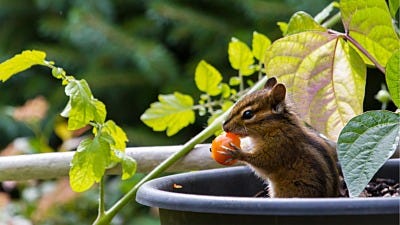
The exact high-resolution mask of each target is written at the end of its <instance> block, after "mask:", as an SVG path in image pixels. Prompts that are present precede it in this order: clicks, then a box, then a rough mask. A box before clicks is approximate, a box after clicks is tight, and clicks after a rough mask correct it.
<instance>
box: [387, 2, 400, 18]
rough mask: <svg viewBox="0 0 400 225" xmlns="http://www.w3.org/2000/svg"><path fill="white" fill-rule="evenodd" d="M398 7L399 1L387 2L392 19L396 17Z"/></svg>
mask: <svg viewBox="0 0 400 225" xmlns="http://www.w3.org/2000/svg"><path fill="white" fill-rule="evenodd" d="M399 7H400V1H399V0H389V11H390V15H392V17H393V18H395V17H396V13H397V10H399Z"/></svg>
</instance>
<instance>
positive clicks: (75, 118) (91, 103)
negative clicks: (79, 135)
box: [61, 80, 106, 130]
mask: <svg viewBox="0 0 400 225" xmlns="http://www.w3.org/2000/svg"><path fill="white" fill-rule="evenodd" d="M65 94H66V95H67V96H69V97H70V100H69V102H68V104H67V106H66V108H65V109H64V111H63V112H62V114H61V115H62V116H64V117H68V129H70V130H76V129H79V128H82V127H84V126H86V125H87V124H89V122H90V121H96V122H98V123H104V121H105V118H106V107H105V105H104V103H102V102H101V101H99V100H97V99H95V98H94V97H93V95H92V92H91V90H90V88H89V85H88V84H87V82H86V81H85V80H79V81H78V80H71V81H69V82H68V84H67V86H66V87H65Z"/></svg>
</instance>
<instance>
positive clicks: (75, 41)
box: [0, 0, 383, 224]
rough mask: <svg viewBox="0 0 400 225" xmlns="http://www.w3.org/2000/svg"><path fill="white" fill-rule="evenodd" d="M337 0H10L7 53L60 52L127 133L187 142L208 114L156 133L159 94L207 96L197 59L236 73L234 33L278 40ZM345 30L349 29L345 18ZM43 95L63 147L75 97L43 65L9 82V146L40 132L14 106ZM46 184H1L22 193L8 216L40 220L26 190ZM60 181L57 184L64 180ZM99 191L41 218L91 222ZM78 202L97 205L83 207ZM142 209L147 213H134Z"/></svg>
mask: <svg viewBox="0 0 400 225" xmlns="http://www.w3.org/2000/svg"><path fill="white" fill-rule="evenodd" d="M330 2H331V1H329V0H319V1H314V0H264V1H263V0H247V1H242V0H197V1H190V0H170V1H161V0H131V1H127V0H125V1H123V0H114V1H111V0H101V1H96V0H87V1H84V0H69V1H67V0H56V1H54V0H30V1H28V0H20V1H15V0H0V61H4V60H6V59H7V58H9V57H12V56H13V55H15V54H17V53H20V52H21V51H22V50H26V49H36V50H41V51H45V52H46V53H47V59H48V60H54V61H55V62H56V65H58V66H60V67H63V68H64V69H65V70H66V71H67V73H68V74H72V75H74V76H76V78H78V79H82V78H83V79H86V80H87V81H88V83H89V85H90V86H91V88H92V91H93V94H94V96H95V97H96V98H98V99H100V100H101V101H103V102H104V103H105V104H106V106H107V111H108V118H109V119H113V120H114V121H115V122H116V123H117V124H119V125H121V126H122V127H123V128H124V129H125V130H126V131H127V133H128V136H129V140H130V142H129V144H128V145H129V146H143V145H167V144H181V143H184V142H185V141H186V140H188V138H190V137H191V136H193V135H194V134H196V133H197V132H199V131H200V130H201V129H202V128H203V127H204V126H205V125H206V118H203V119H198V120H197V121H196V124H195V125H193V126H189V127H188V128H185V129H184V130H183V131H181V132H180V133H179V134H178V135H176V136H174V137H172V138H167V137H166V135H165V133H154V132H152V130H151V129H150V128H148V127H146V126H145V125H144V124H143V123H142V122H141V121H140V120H139V117H140V115H141V114H142V113H143V112H144V110H145V109H147V108H148V107H149V105H150V103H152V102H154V101H156V100H157V95H158V94H160V93H161V94H167V93H171V92H173V91H175V90H177V91H180V92H183V93H186V94H191V95H192V96H198V95H199V93H198V91H197V89H196V87H195V84H194V81H193V76H194V69H195V66H196V65H197V63H198V62H199V61H200V60H201V59H205V60H206V61H207V62H209V63H211V64H212V65H214V66H215V67H216V68H217V69H218V70H220V71H221V73H222V74H223V75H224V76H225V77H229V76H230V75H233V74H234V73H235V71H233V70H232V69H230V66H229V61H228V57H227V46H228V43H229V41H230V39H231V37H236V38H239V39H240V40H242V41H244V42H247V43H250V40H251V38H252V33H253V31H257V32H260V33H263V34H265V35H267V36H268V37H269V38H270V39H271V40H275V39H277V38H279V37H281V32H280V30H279V28H278V26H277V25H276V23H277V22H278V21H284V22H287V21H288V20H289V19H290V16H291V15H292V14H293V13H294V12H296V11H299V10H303V11H306V12H308V13H309V14H311V15H312V16H315V15H316V13H318V12H319V11H320V10H321V9H323V8H324V7H325V6H327V5H328V4H329V3H330ZM337 29H340V24H338V26H337ZM369 73H375V70H369ZM370 77H371V78H370ZM369 79H372V82H368V85H369V86H368V89H367V98H368V99H370V100H368V104H366V106H365V108H366V109H373V108H375V109H377V108H379V107H380V103H379V102H377V101H375V100H374V99H373V96H374V94H376V92H377V91H378V90H379V89H380V85H381V83H382V82H383V76H382V75H381V74H377V75H376V76H375V75H373V76H369ZM37 96H44V97H45V98H46V99H47V101H48V103H49V112H48V113H47V115H48V116H47V117H46V118H45V119H44V120H43V122H42V124H41V126H42V127H43V128H46V129H47V132H48V133H47V135H48V136H49V138H50V142H51V143H50V145H51V146H52V147H54V146H55V147H56V146H58V145H59V143H57V142H60V140H58V139H59V138H57V137H55V135H54V134H53V129H52V128H53V127H54V126H53V124H54V121H57V120H59V118H58V117H56V116H55V115H57V114H59V113H60V112H61V111H62V109H63V107H64V106H65V104H66V101H67V98H66V96H65V94H64V93H63V88H62V87H61V85H60V84H59V83H58V81H57V80H55V79H52V77H51V72H50V71H49V70H48V69H46V68H40V67H35V68H33V69H31V70H28V71H26V72H23V73H22V74H20V75H18V76H15V77H13V78H12V79H10V80H9V81H7V82H6V83H0V134H1V136H2V138H1V139H0V149H4V148H5V147H6V146H7V145H8V144H9V143H10V142H12V141H13V140H14V139H15V138H17V137H24V136H32V135H33V134H32V131H31V130H30V129H27V126H26V124H24V123H21V122H16V121H15V120H14V119H13V118H12V117H11V116H10V110H9V109H10V108H9V106H20V105H23V104H24V103H25V102H26V101H27V100H29V99H32V98H35V97H37ZM49 124H50V125H49ZM138 176H140V175H138ZM138 176H136V177H134V178H132V180H131V181H128V182H127V184H129V182H133V180H135V179H138ZM58 182H59V181H58ZM45 184H47V183H46V182H44V183H42V182H38V183H37V182H36V183H34V184H32V183H23V184H18V185H14V186H12V188H11V189H9V190H8V189H7V188H5V187H4V184H3V186H2V187H1V188H0V190H2V191H4V192H7V193H12V194H10V196H11V197H12V198H13V199H14V200H21V201H22V203H21V202H20V203H18V204H11V203H10V204H9V205H7V204H6V205H7V207H11V209H8V211H5V212H6V213H5V214H7V212H9V214H8V216H10V215H11V217H12V218H15V216H16V215H21V216H22V217H23V218H30V217H31V216H32V215H33V214H34V212H35V210H36V211H37V209H35V207H34V205H35V204H36V203H35V201H36V202H37V201H39V200H40V198H39V197H38V199H36V200H34V201H33V202H34V203H35V204H33V203H32V202H29V201H28V200H26V199H25V198H24V194H23V193H24V192H25V191H26V189H27V187H30V188H31V187H34V188H36V189H35V190H36V191H38V190H42V189H43V188H46V187H47V186H46V185H45ZM52 185H53V186H57V184H56V183H55V182H53V183H52ZM116 185H117V184H115V182H112V178H111V181H110V182H108V186H109V188H111V189H112V188H114V189H118V190H116V191H115V192H113V193H115V194H114V195H113V194H110V196H111V197H110V199H109V200H110V201H111V202H112V201H113V200H115V199H117V197H118V196H120V195H121V194H123V193H124V192H125V191H126V190H127V187H129V185H127V186H121V187H119V186H118V188H117V187H116ZM118 185H121V184H118ZM47 188H48V187H47ZM45 190H47V189H45ZM39 192H40V193H42V192H43V191H39ZM0 193H1V192H0ZM43 193H45V192H43ZM94 193H95V192H94ZM94 193H91V192H88V193H86V194H84V195H80V196H79V197H77V198H84V200H77V199H76V198H75V200H74V201H71V202H70V203H63V204H62V206H59V207H61V208H60V209H59V210H56V211H57V212H53V214H52V215H47V216H43V221H41V219H38V220H37V223H38V224H88V223H90V222H91V221H93V219H94V217H95V215H96V204H95V203H96V197H93V196H95V194H94ZM93 199H94V201H93ZM0 200H1V198H0ZM24 201H25V202H24ZM27 201H28V202H27ZM0 202H1V201H0ZM77 202H86V203H87V204H85V205H84V207H83V206H82V205H80V206H79V207H78V203H77ZM90 203H91V204H90ZM10 205H11V206H10ZM1 207H2V205H1V203H0V209H1ZM125 211H126V212H128V213H122V215H121V216H120V217H118V219H117V221H116V224H157V223H158V222H157V219H154V217H153V216H150V217H149V216H147V214H148V211H149V210H148V209H147V208H143V207H141V206H138V205H136V204H132V205H130V206H129V207H127V209H125ZM89 212H90V213H89ZM129 212H131V213H129ZM142 212H144V213H142ZM54 213H56V214H55V215H58V216H61V218H63V217H65V218H64V219H65V220H63V219H62V220H60V218H58V217H57V216H54ZM88 214H89V215H88ZM138 215H139V217H137V218H139V219H138V220H129V218H134V217H135V216H138ZM142 215H146V217H142ZM2 218H3V219H4V218H7V215H6V216H5V215H2V214H0V222H1V219H2ZM57 218H58V219H57ZM67 218H68V219H67ZM152 218H153V219H152ZM28 220H29V219H28ZM44 221H46V222H44ZM62 221H64V222H62ZM128 221H131V222H128ZM138 221H139V222H138Z"/></svg>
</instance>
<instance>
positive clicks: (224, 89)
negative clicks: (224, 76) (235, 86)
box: [221, 83, 231, 98]
mask: <svg viewBox="0 0 400 225" xmlns="http://www.w3.org/2000/svg"><path fill="white" fill-rule="evenodd" d="M221 94H222V97H223V98H229V96H231V87H229V85H228V84H225V83H221Z"/></svg>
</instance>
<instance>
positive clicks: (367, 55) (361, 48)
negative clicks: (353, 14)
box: [345, 33, 386, 74]
mask: <svg viewBox="0 0 400 225" xmlns="http://www.w3.org/2000/svg"><path fill="white" fill-rule="evenodd" d="M345 37H346V39H347V40H348V41H349V42H350V43H352V44H353V45H354V46H355V47H356V48H358V50H360V51H361V52H362V53H363V54H364V55H365V56H366V57H367V58H368V59H369V60H371V62H372V63H373V64H375V66H376V68H378V69H379V70H380V71H381V72H382V73H383V74H386V72H385V68H384V67H383V66H382V65H381V64H379V62H378V61H377V60H376V59H375V58H374V57H373V56H372V55H371V54H370V53H369V52H368V51H367V50H366V49H365V48H364V47H363V46H361V45H360V43H358V42H357V41H356V40H354V39H353V38H352V37H351V36H350V35H349V34H348V33H346V34H345Z"/></svg>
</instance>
